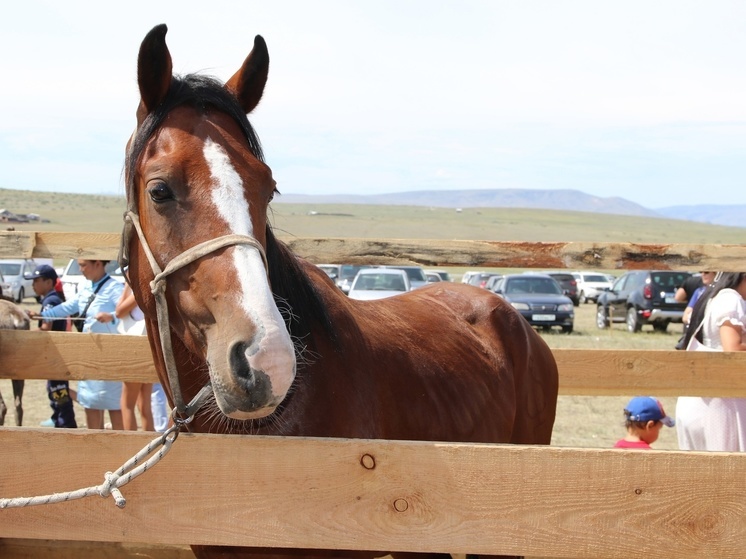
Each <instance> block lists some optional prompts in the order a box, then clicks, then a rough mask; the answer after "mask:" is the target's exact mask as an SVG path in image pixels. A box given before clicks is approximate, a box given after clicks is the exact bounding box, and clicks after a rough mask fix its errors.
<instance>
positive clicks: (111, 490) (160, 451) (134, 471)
mask: <svg viewBox="0 0 746 559" xmlns="http://www.w3.org/2000/svg"><path fill="white" fill-rule="evenodd" d="M182 425H183V422H179V423H176V424H174V425H173V426H172V427H170V428H169V429H168V430H167V431H166V432H165V433H163V435H160V436H159V437H158V438H157V439H154V440H153V441H151V442H150V443H148V444H147V445H146V446H145V447H143V449H142V450H140V452H138V453H137V454H135V455H134V456H133V457H132V458H130V459H129V460H127V462H125V463H124V464H122V467H121V468H119V469H118V470H117V471H115V472H106V474H104V482H103V483H102V484H101V485H94V486H92V487H85V488H83V489H78V490H75V491H67V492H64V493H53V494H52V495H41V496H38V497H16V498H14V499H0V510H2V509H10V508H20V507H31V506H34V505H51V504H55V503H66V502H68V501H74V500H76V499H82V498H84V497H90V496H92V495H99V496H101V497H104V498H106V497H108V496H109V495H111V496H112V497H113V498H114V502H115V504H116V505H117V506H118V507H119V508H120V509H123V508H124V506H125V505H126V504H127V500H126V499H125V498H124V496H123V495H122V492H121V491H120V490H119V488H120V487H123V486H125V485H127V484H128V483H129V482H130V481H132V480H133V479H135V478H136V477H137V476H139V475H140V474H142V473H145V472H146V471H147V470H149V469H150V468H152V467H153V466H155V465H156V464H157V463H158V462H159V461H160V459H161V458H163V457H164V456H165V455H166V454H167V453H168V451H169V450H170V449H171V445H172V444H173V442H174V441H175V440H176V437H178V436H179V431H180V429H181V427H182ZM159 447H163V448H159ZM156 450H157V452H156V453H155V454H153V456H151V457H150V458H148V459H147V460H145V462H143V463H141V462H142V460H143V459H144V458H145V457H147V456H148V455H150V454H152V453H153V452H155V451H156Z"/></svg>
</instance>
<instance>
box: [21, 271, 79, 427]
mask: <svg viewBox="0 0 746 559" xmlns="http://www.w3.org/2000/svg"><path fill="white" fill-rule="evenodd" d="M31 277H33V278H34V283H33V287H34V293H36V295H37V296H38V297H39V300H40V301H41V310H42V311H44V310H46V309H51V308H53V307H56V306H57V305H60V304H62V298H61V297H60V295H59V293H57V291H56V290H55V284H56V283H57V272H56V271H55V269H54V268H52V267H51V266H48V265H47V264H42V265H41V266H37V267H36V269H35V270H34V273H33V274H32V275H31ZM66 328H67V321H66V320H51V321H50V320H40V321H39V330H52V331H59V332H64V331H65V330H66ZM47 393H48V395H49V405H50V406H51V407H52V425H54V426H55V427H67V428H71V429H74V428H76V427H77V426H78V424H77V422H76V421H75V410H74V409H73V400H72V394H71V392H70V385H69V383H68V381H66V380H48V381H47Z"/></svg>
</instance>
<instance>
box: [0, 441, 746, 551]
mask: <svg viewBox="0 0 746 559" xmlns="http://www.w3.org/2000/svg"><path fill="white" fill-rule="evenodd" d="M151 438H152V435H149V434H147V433H112V432H109V433H104V432H90V431H89V432H86V431H83V430H81V431H77V432H76V431H66V432H64V433H59V432H56V433H53V432H52V431H51V430H43V429H28V430H27V429H0V448H2V449H3V473H2V474H0V496H2V497H9V496H21V495H37V494H44V493H47V492H53V491H61V490H71V489H77V488H79V487H87V486H91V485H98V484H100V483H102V482H103V474H104V472H106V471H111V470H114V469H115V468H116V467H118V466H119V465H120V464H121V463H123V462H124V461H125V460H126V459H127V458H129V456H131V455H132V454H133V453H134V452H135V451H137V450H139V449H140V448H141V447H142V446H144V445H145V444H146V443H147V442H148V441H149V440H151ZM62 456H64V466H61V464H60V457H62ZM60 468H62V469H60ZM8 472H12V475H8ZM53 472H55V473H57V475H53V474H52V473H53ZM60 472H62V473H60ZM744 479H746V455H743V454H729V453H684V452H661V451H651V452H634V451H629V452H625V451H618V450H579V449H562V448H541V447H519V446H511V445H491V444H458V443H426V442H405V441H368V440H342V439H303V438H294V439H292V440H291V439H287V438H274V437H250V436H249V437H242V436H229V437H226V436H215V435H188V434H187V435H181V436H179V438H178V439H177V441H176V442H175V443H174V446H173V448H172V449H171V451H170V453H169V454H168V455H167V456H166V457H165V458H164V459H163V460H162V461H161V462H160V463H159V464H157V465H156V466H155V467H154V468H152V470H149V471H148V472H147V473H146V474H144V475H142V476H140V477H138V478H137V479H135V480H134V481H133V482H131V483H130V484H129V485H126V486H124V487H123V488H122V492H123V494H124V496H125V498H126V499H127V506H126V507H125V508H124V509H123V510H120V509H117V508H116V506H115V505H114V502H113V500H112V499H111V498H107V499H102V498H100V497H98V496H95V497H89V498H87V499H84V500H79V501H72V502H69V503H64V504H57V505H45V506H38V507H29V508H24V509H6V510H0V538H18V537H24V538H40V539H50V538H51V539H58V540H88V541H101V542H150V543H154V544H184V543H186V542H191V543H196V544H200V543H201V544H224V545H248V546H272V547H311V548H332V549H359V550H366V549H378V550H386V551H391V550H398V551H420V552H453V553H467V552H471V553H502V554H528V555H540V556H551V557H576V558H579V557H593V558H601V557H625V558H627V557H644V556H654V557H660V556H666V557H678V558H687V557H691V558H697V559H701V558H702V557H739V558H740V557H746V521H745V520H744V519H746V510H745V509H746V484H745V483H743V480H744Z"/></svg>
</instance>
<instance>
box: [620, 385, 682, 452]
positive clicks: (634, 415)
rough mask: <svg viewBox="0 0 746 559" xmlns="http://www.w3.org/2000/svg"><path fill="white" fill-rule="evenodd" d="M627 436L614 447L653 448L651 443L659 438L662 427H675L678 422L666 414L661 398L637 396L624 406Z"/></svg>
mask: <svg viewBox="0 0 746 559" xmlns="http://www.w3.org/2000/svg"><path fill="white" fill-rule="evenodd" d="M624 417H625V418H626V421H625V423H624V426H625V427H626V428H627V436H626V437H624V438H623V439H620V440H618V441H617V442H616V444H615V445H614V448H634V449H641V450H651V446H650V445H651V444H653V443H654V442H655V441H657V440H658V436H659V435H660V431H661V428H662V427H663V426H664V425H665V426H667V427H673V426H674V425H675V424H676V422H675V421H674V420H673V419H672V418H670V417H668V416H667V415H666V412H665V411H664V410H663V405H662V404H661V403H660V401H659V400H657V399H655V398H651V397H650V396H637V397H635V398H632V399H631V400H630V401H629V404H627V406H626V407H625V408H624Z"/></svg>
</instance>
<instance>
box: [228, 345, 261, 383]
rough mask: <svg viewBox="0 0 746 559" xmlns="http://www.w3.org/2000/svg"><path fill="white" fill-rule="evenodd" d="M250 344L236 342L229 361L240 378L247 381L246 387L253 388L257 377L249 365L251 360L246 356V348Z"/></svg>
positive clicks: (234, 372)
mask: <svg viewBox="0 0 746 559" xmlns="http://www.w3.org/2000/svg"><path fill="white" fill-rule="evenodd" d="M248 347H249V344H248V343H246V342H236V343H235V344H233V346H232V347H231V349H230V353H229V361H230V365H231V370H232V371H233V374H235V375H236V376H237V377H238V378H239V379H241V380H243V381H244V382H245V383H246V385H247V386H246V388H247V389H248V388H251V387H252V386H253V385H254V383H255V381H256V379H255V378H254V373H253V372H252V370H251V366H250V365H249V360H248V359H247V358H246V350H247V349H248Z"/></svg>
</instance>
